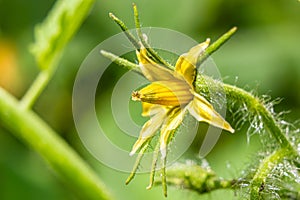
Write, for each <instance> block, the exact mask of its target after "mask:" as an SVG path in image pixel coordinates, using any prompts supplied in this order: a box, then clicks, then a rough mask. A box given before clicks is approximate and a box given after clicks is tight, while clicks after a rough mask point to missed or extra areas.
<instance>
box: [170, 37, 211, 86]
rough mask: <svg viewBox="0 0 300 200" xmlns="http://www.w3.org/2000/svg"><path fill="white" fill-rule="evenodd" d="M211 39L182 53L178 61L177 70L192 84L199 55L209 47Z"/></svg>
mask: <svg viewBox="0 0 300 200" xmlns="http://www.w3.org/2000/svg"><path fill="white" fill-rule="evenodd" d="M209 42H210V39H206V41H205V42H203V43H201V44H198V45H197V46H194V47H193V48H191V49H190V50H189V52H188V53H185V54H182V55H181V56H180V57H179V59H178V60H177V62H176V66H175V71H176V72H177V74H178V75H179V76H182V77H183V78H184V79H185V80H186V81H187V82H188V83H189V84H190V85H191V86H192V84H193V82H194V79H195V74H196V64H197V59H198V57H199V56H200V55H201V54H202V53H203V52H204V50H205V49H206V48H207V47H208V45H209Z"/></svg>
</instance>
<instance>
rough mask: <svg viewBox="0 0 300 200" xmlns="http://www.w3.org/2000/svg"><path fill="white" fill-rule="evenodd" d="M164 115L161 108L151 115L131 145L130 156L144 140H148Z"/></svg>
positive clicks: (164, 112) (160, 123)
mask: <svg viewBox="0 0 300 200" xmlns="http://www.w3.org/2000/svg"><path fill="white" fill-rule="evenodd" d="M165 116H166V110H161V112H159V113H157V114H156V115H154V116H153V117H151V118H150V119H149V120H148V121H147V122H146V123H145V124H144V126H143V128H142V130H141V132H140V135H139V138H138V140H137V141H136V142H135V144H134V145H133V147H132V150H131V152H130V154H129V155H130V156H132V155H133V154H135V152H136V151H137V150H138V149H139V148H140V147H141V146H142V145H143V144H144V143H145V142H146V141H148V140H149V139H150V138H151V137H152V136H153V135H154V134H155V132H156V131H157V130H158V129H159V128H160V126H161V125H162V123H163V121H164V119H165Z"/></svg>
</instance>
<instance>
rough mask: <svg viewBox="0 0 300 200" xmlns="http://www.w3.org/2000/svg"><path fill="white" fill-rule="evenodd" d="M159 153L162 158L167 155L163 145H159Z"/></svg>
mask: <svg viewBox="0 0 300 200" xmlns="http://www.w3.org/2000/svg"><path fill="white" fill-rule="evenodd" d="M160 154H161V159H164V158H165V157H166V156H167V150H166V146H165V145H161V146H160Z"/></svg>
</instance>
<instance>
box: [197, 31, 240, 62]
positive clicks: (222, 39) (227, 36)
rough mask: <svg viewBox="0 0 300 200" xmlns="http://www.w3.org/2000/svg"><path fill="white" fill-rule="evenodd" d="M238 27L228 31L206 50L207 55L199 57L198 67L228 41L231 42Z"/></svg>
mask: <svg viewBox="0 0 300 200" xmlns="http://www.w3.org/2000/svg"><path fill="white" fill-rule="evenodd" d="M236 30H237V27H233V28H231V29H230V30H229V31H227V32H226V33H225V34H223V35H222V36H221V37H219V38H218V39H217V40H216V41H215V42H214V43H212V44H211V45H209V46H208V47H207V49H206V50H205V53H204V54H202V55H201V56H199V58H198V62H197V64H198V65H201V63H203V62H204V61H205V60H206V59H207V58H208V57H209V56H210V55H211V54H213V53H214V52H215V51H217V50H218V49H219V48H220V47H221V46H222V45H223V44H224V43H225V42H227V40H229V39H230V38H231V37H232V36H233V34H234V33H235V32H236Z"/></svg>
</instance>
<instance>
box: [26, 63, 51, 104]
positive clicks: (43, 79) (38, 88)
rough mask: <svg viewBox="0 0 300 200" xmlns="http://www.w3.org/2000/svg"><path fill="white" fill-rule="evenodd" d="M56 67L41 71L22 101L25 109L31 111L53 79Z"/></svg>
mask: <svg viewBox="0 0 300 200" xmlns="http://www.w3.org/2000/svg"><path fill="white" fill-rule="evenodd" d="M53 71H54V67H50V68H49V69H46V70H43V71H41V72H40V73H39V74H38V76H37V77H36V79H35V80H34V82H33V83H32V84H31V86H30V88H29V89H28V90H27V92H26V94H25V95H24V96H23V98H22V99H21V101H20V104H21V105H20V106H21V107H22V108H23V109H31V108H32V106H33V104H34V103H35V102H36V100H37V98H38V97H39V96H40V94H41V93H42V92H43V90H44V89H45V87H46V86H47V85H48V83H49V81H50V80H51V78H52V75H53Z"/></svg>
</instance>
